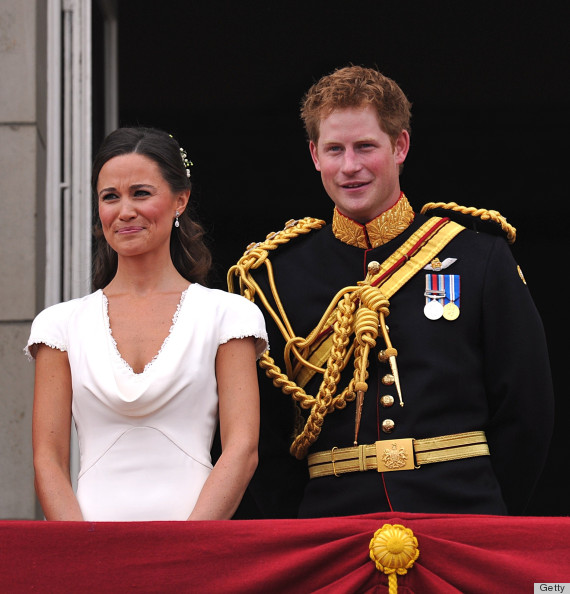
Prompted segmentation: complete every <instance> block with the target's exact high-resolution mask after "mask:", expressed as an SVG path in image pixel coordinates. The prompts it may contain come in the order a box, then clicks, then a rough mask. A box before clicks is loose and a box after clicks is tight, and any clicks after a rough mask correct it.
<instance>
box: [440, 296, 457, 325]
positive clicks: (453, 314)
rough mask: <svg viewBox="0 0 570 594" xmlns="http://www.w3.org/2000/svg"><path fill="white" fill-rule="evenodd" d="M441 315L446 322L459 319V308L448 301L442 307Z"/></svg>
mask: <svg viewBox="0 0 570 594" xmlns="http://www.w3.org/2000/svg"><path fill="white" fill-rule="evenodd" d="M442 315H443V317H444V318H445V319H446V320H449V321H453V320H456V319H457V318H458V317H459V308H458V307H457V305H455V303H452V302H451V301H450V302H449V303H446V304H445V305H444V306H443V312H442Z"/></svg>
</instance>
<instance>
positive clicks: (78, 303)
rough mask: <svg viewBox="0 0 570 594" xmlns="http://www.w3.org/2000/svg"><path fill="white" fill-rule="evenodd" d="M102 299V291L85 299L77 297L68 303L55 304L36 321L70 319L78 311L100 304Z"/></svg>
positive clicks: (40, 314)
mask: <svg viewBox="0 0 570 594" xmlns="http://www.w3.org/2000/svg"><path fill="white" fill-rule="evenodd" d="M100 299H101V291H100V290H98V291H95V292H94V293H89V295H85V296H83V297H76V298H74V299H69V300H67V301H61V302H60V303H55V304H54V305H50V306H48V307H46V308H45V309H44V310H42V311H41V312H40V313H39V314H38V315H37V316H36V318H35V319H36V320H41V319H53V320H57V319H61V318H64V319H69V317H70V316H71V315H73V314H74V313H75V312H76V311H78V310H81V309H83V308H86V307H90V306H92V305H93V304H94V303H95V302H98V301H99V300H100ZM34 321H35V320H34Z"/></svg>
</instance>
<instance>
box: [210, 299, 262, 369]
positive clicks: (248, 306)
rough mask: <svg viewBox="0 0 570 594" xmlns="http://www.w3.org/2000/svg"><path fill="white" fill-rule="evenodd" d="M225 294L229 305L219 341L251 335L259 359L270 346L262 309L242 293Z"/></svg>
mask: <svg viewBox="0 0 570 594" xmlns="http://www.w3.org/2000/svg"><path fill="white" fill-rule="evenodd" d="M224 294H225V296H226V297H227V306H226V307H225V308H224V315H223V320H222V323H221V328H220V335H219V343H220V344H224V343H226V342H228V341H230V340H232V339H233V338H247V337H249V336H251V337H253V338H254V339H255V353H256V357H257V358H258V359H259V357H261V355H262V354H263V353H264V352H265V351H266V350H267V349H268V348H269V341H268V338H267V330H266V328H265V319H264V318H263V314H262V313H261V310H260V309H259V307H257V305H255V303H252V302H251V301H249V300H248V299H246V298H245V297H242V296H241V295H236V294H233V293H224Z"/></svg>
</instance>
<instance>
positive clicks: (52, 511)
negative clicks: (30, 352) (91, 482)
mask: <svg viewBox="0 0 570 594" xmlns="http://www.w3.org/2000/svg"><path fill="white" fill-rule="evenodd" d="M71 392H72V389H71V371H70V368H69V360H68V358H67V353H66V352H61V351H59V350H57V349H53V348H51V347H48V346H46V345H45V344H41V345H40V346H39V348H38V351H37V354H36V379H35V387H34V412H33V417H32V443H33V450H34V470H35V485H36V493H37V494H38V498H39V500H40V504H41V506H42V509H43V512H44V514H45V517H46V519H47V520H83V517H82V515H81V510H80V508H79V504H78V502H77V498H76V497H75V493H74V492H73V488H72V486H71V480H70V476H69V440H70V435H71Z"/></svg>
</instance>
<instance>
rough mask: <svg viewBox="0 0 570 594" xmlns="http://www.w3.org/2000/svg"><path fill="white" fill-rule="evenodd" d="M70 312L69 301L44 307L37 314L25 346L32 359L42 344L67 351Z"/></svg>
mask: <svg viewBox="0 0 570 594" xmlns="http://www.w3.org/2000/svg"><path fill="white" fill-rule="evenodd" d="M69 313H70V312H69V303H58V304H56V305H52V306H51V307H48V308H46V309H44V310H43V311H41V312H40V313H39V314H38V315H37V316H36V318H35V319H34V321H33V322H32V329H31V331H30V337H29V338H28V343H27V345H26V346H25V347H24V353H25V355H26V356H27V357H28V359H29V360H30V361H32V360H33V359H35V357H36V354H37V351H38V346H39V345H40V344H45V345H47V346H49V347H51V348H53V349H58V350H60V351H67V347H68V336H67V320H68V318H69Z"/></svg>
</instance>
